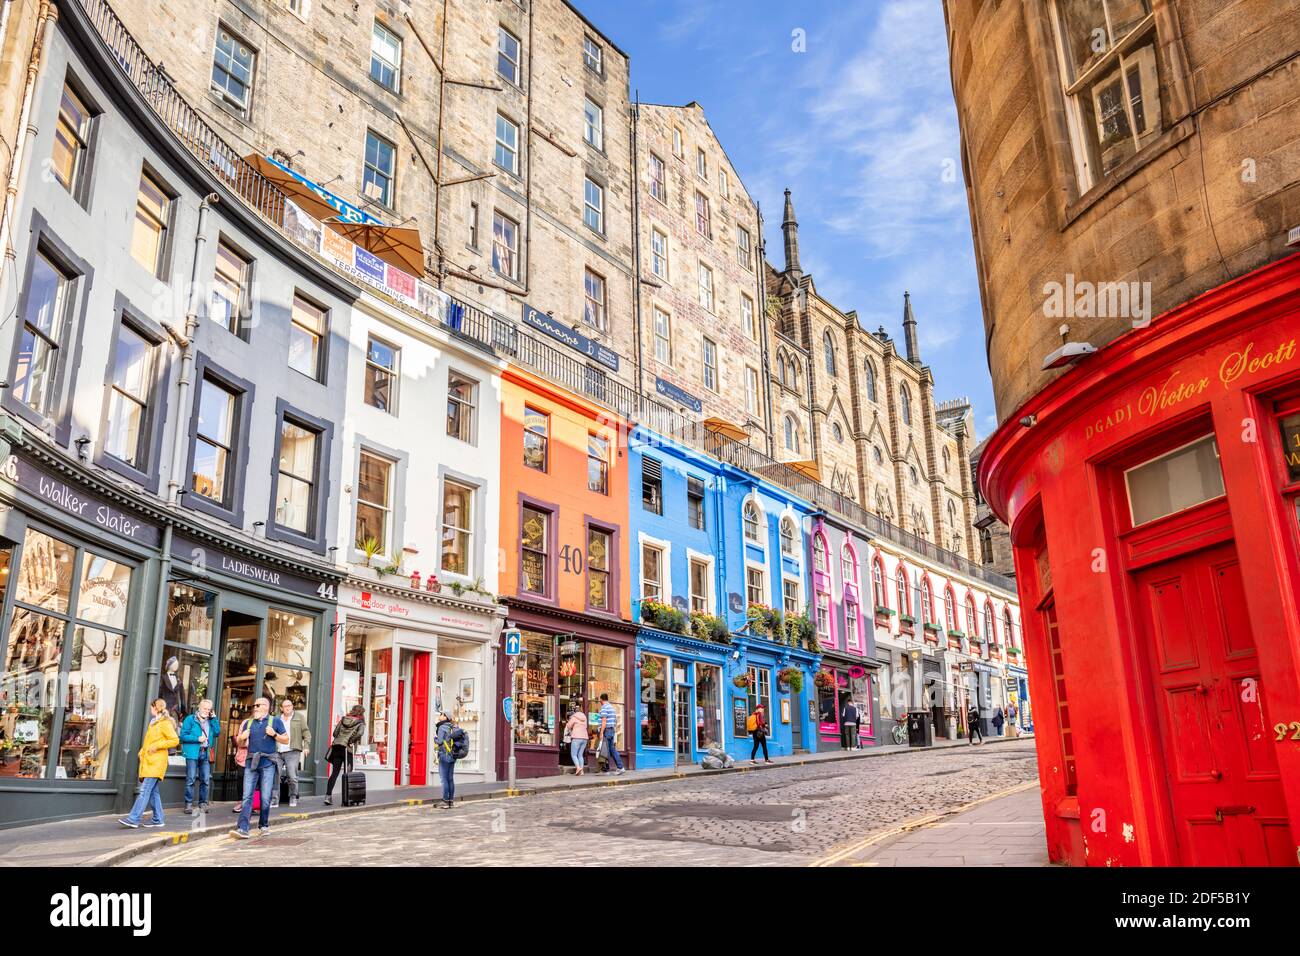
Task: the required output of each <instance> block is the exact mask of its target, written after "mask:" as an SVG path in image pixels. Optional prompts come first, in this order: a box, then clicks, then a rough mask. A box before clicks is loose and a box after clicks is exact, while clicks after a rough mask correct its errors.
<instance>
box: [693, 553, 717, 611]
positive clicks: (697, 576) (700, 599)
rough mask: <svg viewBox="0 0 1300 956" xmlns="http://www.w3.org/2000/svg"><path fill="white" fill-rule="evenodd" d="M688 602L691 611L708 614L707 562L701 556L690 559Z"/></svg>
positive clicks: (709, 609) (709, 608)
mask: <svg viewBox="0 0 1300 956" xmlns="http://www.w3.org/2000/svg"><path fill="white" fill-rule="evenodd" d="M690 602H691V611H692V612H698V613H700V614H709V613H711V612H712V610H713V609H712V608H711V607H710V606H709V562H708V561H706V560H705V559H703V558H694V557H693V558H691V560H690Z"/></svg>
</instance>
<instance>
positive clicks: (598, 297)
mask: <svg viewBox="0 0 1300 956" xmlns="http://www.w3.org/2000/svg"><path fill="white" fill-rule="evenodd" d="M582 294H583V308H582V321H584V322H586V323H587V324H588V325H590V326H591V327H592V328H593V329H600V330H601V331H602V332H603V331H605V314H606V308H605V277H604V276H602V275H601V274H600V273H598V272H594V271H592V270H591V269H583V270H582Z"/></svg>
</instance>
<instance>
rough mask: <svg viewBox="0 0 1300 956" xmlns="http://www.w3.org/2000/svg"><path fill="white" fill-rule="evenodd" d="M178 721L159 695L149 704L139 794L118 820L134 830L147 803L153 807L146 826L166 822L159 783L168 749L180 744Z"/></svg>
mask: <svg viewBox="0 0 1300 956" xmlns="http://www.w3.org/2000/svg"><path fill="white" fill-rule="evenodd" d="M180 743H181V741H180V738H179V737H178V736H177V734H176V724H174V723H173V722H172V718H171V715H170V714H168V713H167V701H165V700H163V699H162V698H161V697H159V698H158V699H157V700H155V701H154V702H153V703H152V704H150V705H149V726H148V727H147V728H146V729H145V732H144V743H143V744H142V745H141V747H140V752H139V754H137V756H138V757H139V760H140V795H139V796H138V797H136V798H135V804H134V805H133V806H132V807H131V812H130V813H128V814H127V815H126V816H124V817H123V818H122V819H120V820H118V821H117V822H118V823H120V824H122V826H124V827H129V828H130V829H132V830H134V829H136V828H138V827H140V826H141V825H142V824H141V823H140V818H141V816H142V815H143V814H144V810H145V807H148V808H149V809H150V811H152V815H151V816H150V819H149V822H148V823H145V824H143V826H146V827H160V826H162V825H163V822H164V821H163V805H162V794H160V793H159V792H158V787H159V786H161V785H162V778H163V777H164V776H165V775H166V773H167V751H169V750H171V749H172V748H173V747H179V746H180Z"/></svg>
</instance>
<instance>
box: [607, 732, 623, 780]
mask: <svg viewBox="0 0 1300 956" xmlns="http://www.w3.org/2000/svg"><path fill="white" fill-rule="evenodd" d="M605 752H606V753H608V754H609V759H610V760H611V761H613V763H614V766H615V767H617V768H618V769H619V770H622V769H623V758H622V757H620V756H619V755H618V747H617V746H616V745H615V743H614V735H613V734H611V733H609V732H608V731H606V733H605Z"/></svg>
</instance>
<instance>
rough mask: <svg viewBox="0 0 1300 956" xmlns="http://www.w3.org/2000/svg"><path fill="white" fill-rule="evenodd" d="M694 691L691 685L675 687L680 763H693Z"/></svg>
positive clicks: (675, 714)
mask: <svg viewBox="0 0 1300 956" xmlns="http://www.w3.org/2000/svg"><path fill="white" fill-rule="evenodd" d="M679 666H680V665H679ZM692 689H693V688H692V687H691V685H690V684H675V685H674V687H673V691H674V700H673V704H674V707H673V717H674V720H673V726H674V727H675V728H676V732H675V737H676V746H677V758H678V760H679V761H683V760H684V761H685V762H686V763H692V762H693V760H692V756H693V755H692V751H691V731H692V729H693V728H692V723H693V721H692V719H691V718H692V717H693V716H694V714H695V707H694V706H693V705H692V703H691V696H692V695H691V691H692Z"/></svg>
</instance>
